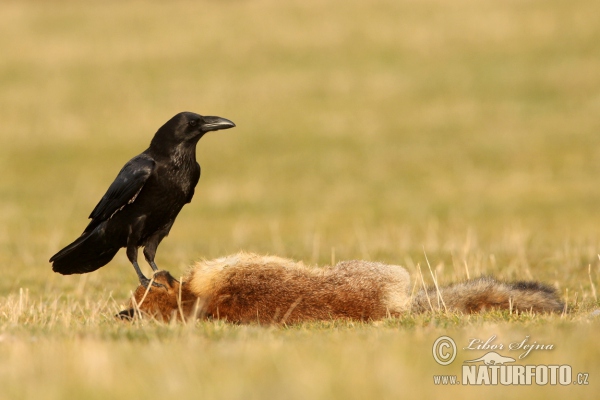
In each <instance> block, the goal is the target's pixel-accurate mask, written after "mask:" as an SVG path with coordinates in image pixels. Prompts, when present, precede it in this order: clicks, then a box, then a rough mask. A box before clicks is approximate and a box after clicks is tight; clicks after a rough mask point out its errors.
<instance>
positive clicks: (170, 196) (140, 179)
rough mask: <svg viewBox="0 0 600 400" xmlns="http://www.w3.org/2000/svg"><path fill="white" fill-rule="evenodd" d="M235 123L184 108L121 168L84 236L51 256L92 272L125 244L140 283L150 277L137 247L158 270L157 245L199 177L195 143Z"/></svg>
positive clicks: (59, 265) (63, 266)
mask: <svg viewBox="0 0 600 400" xmlns="http://www.w3.org/2000/svg"><path fill="white" fill-rule="evenodd" d="M233 127H235V124H234V123H233V122H231V121H230V120H228V119H225V118H221V117H212V116H202V115H198V114H195V113H192V112H182V113H179V114H177V115H175V116H174V117H173V118H171V119H170V120H169V121H167V122H166V123H165V124H164V125H163V126H161V127H160V129H159V130H158V131H157V132H156V134H155V135H154V137H153V138H152V141H151V142H150V147H148V149H147V150H146V151H144V152H143V153H142V154H140V155H138V156H136V157H134V158H132V159H131V160H129V161H128V162H127V164H125V166H124V167H123V168H122V169H121V172H119V174H118V175H117V178H116V179H115V181H114V182H113V183H112V184H111V185H110V187H109V188H108V190H107V191H106V194H105V195H104V196H103V197H102V199H101V200H100V202H99V203H98V205H96V208H94V210H93V211H92V213H91V214H90V216H89V218H90V219H91V221H90V223H89V224H88V226H87V228H85V230H84V231H83V233H82V234H81V236H80V237H79V238H77V239H76V240H75V241H74V242H73V243H71V244H70V245H68V246H67V247H65V248H64V249H62V250H61V251H59V252H58V253H56V254H55V255H53V256H52V258H50V262H51V263H53V264H52V269H53V270H54V271H55V272H58V273H61V274H63V275H70V274H83V273H87V272H92V271H95V270H97V269H98V268H100V267H102V266H104V265H106V264H108V263H109V262H110V260H112V259H113V257H114V256H115V254H117V252H118V251H119V249H120V248H121V247H126V248H127V258H129V261H130V262H131V263H132V264H133V267H134V268H135V272H136V273H137V275H138V278H139V280H140V283H141V284H142V285H144V286H145V287H147V286H148V283H149V282H150V280H149V279H148V278H146V277H145V276H144V274H143V273H142V271H141V270H140V266H139V265H138V263H137V255H138V248H139V247H144V256H145V258H146V261H148V263H149V264H150V266H151V267H152V269H153V270H154V271H157V270H158V267H157V266H156V264H155V263H154V256H155V254H156V248H157V247H158V245H159V244H160V242H161V240H162V239H163V238H164V237H165V236H167V235H168V234H169V231H170V230H171V227H172V226H173V222H175V218H176V217H177V214H179V211H181V208H182V207H183V206H184V205H185V204H187V203H189V202H190V201H191V200H192V197H193V196H194V188H195V187H196V184H197V183H198V180H199V179H200V165H199V164H198V163H197V162H196V144H197V143H198V140H199V139H200V138H201V137H202V136H204V134H205V133H207V132H210V131H217V130H220V129H229V128H233Z"/></svg>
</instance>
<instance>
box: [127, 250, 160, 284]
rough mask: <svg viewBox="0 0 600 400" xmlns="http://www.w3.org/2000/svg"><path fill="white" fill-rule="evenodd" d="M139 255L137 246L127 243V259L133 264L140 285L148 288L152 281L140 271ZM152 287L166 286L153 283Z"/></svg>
mask: <svg viewBox="0 0 600 400" xmlns="http://www.w3.org/2000/svg"><path fill="white" fill-rule="evenodd" d="M137 255H138V248H137V246H134V245H130V244H129V243H127V258H128V259H129V261H130V262H131V264H133V268H134V269H135V273H136V274H137V276H138V279H139V280H140V285H142V286H143V287H145V288H147V287H148V284H149V283H150V279H148V278H146V276H145V275H144V274H143V273H142V270H141V269H140V265H139V264H138V262H137ZM152 286H156V287H164V286H165V285H163V284H160V283H157V282H152Z"/></svg>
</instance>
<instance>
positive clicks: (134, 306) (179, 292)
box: [117, 271, 196, 321]
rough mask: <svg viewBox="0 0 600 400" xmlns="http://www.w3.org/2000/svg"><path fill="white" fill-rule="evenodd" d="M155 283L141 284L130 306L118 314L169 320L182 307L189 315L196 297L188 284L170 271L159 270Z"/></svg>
mask: <svg viewBox="0 0 600 400" xmlns="http://www.w3.org/2000/svg"><path fill="white" fill-rule="evenodd" d="M153 280H154V285H149V286H148V288H146V287H144V286H142V285H140V286H138V287H137V289H136V290H135V292H134V293H133V299H132V301H131V302H130V308H128V309H127V310H123V311H121V312H120V313H119V314H118V315H117V316H118V317H119V318H121V319H131V318H133V317H134V316H135V315H136V314H137V313H141V314H143V315H146V316H150V317H153V318H156V319H159V320H163V321H169V320H170V319H171V318H172V317H173V316H175V317H179V316H178V315H177V313H178V311H179V310H180V309H181V310H182V311H183V312H184V315H186V316H187V315H188V314H189V312H190V308H191V307H193V305H194V304H195V301H196V297H195V296H193V295H192V294H191V293H190V292H189V290H188V289H187V287H186V285H185V284H184V285H181V283H180V282H179V281H178V280H177V279H175V278H174V277H173V276H172V275H171V274H170V273H169V272H168V271H158V272H156V273H155V274H154V277H153Z"/></svg>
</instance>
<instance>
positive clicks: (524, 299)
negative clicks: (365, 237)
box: [411, 277, 564, 313]
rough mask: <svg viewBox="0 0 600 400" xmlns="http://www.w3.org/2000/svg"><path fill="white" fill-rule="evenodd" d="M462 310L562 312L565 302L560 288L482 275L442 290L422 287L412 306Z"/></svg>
mask: <svg viewBox="0 0 600 400" xmlns="http://www.w3.org/2000/svg"><path fill="white" fill-rule="evenodd" d="M444 309H447V310H448V311H459V312H463V313H476V312H480V311H486V310H491V309H502V310H508V309H512V310H514V311H519V312H521V311H529V310H531V311H534V312H561V311H562V310H563V309H564V304H563V303H562V302H561V301H560V298H559V296H558V294H557V293H556V290H555V289H554V288H552V287H550V286H548V285H545V284H543V283H540V282H526V281H521V282H501V281H497V280H496V279H494V278H492V277H481V278H477V279H472V280H468V281H465V282H461V283H456V284H453V285H449V286H444V287H441V288H439V292H438V290H437V289H436V288H435V287H433V288H428V289H427V290H421V291H420V292H418V293H417V294H416V295H415V297H414V298H413V301H412V304H411V310H412V311H413V312H425V311H430V310H435V311H437V310H444Z"/></svg>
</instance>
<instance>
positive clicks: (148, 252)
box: [144, 222, 173, 271]
mask: <svg viewBox="0 0 600 400" xmlns="http://www.w3.org/2000/svg"><path fill="white" fill-rule="evenodd" d="M171 226H173V222H171V223H170V224H169V225H167V226H165V227H164V228H163V229H161V230H159V231H158V232H156V233H155V234H154V235H152V236H150V238H149V239H148V240H147V241H146V246H144V257H146V261H148V264H150V266H151V267H152V269H153V270H154V271H158V267H157V266H156V263H155V262H154V257H155V256H156V249H157V248H158V245H159V244H160V242H161V241H162V240H163V239H164V238H165V236H167V234H168V233H169V231H170V230H171Z"/></svg>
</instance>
